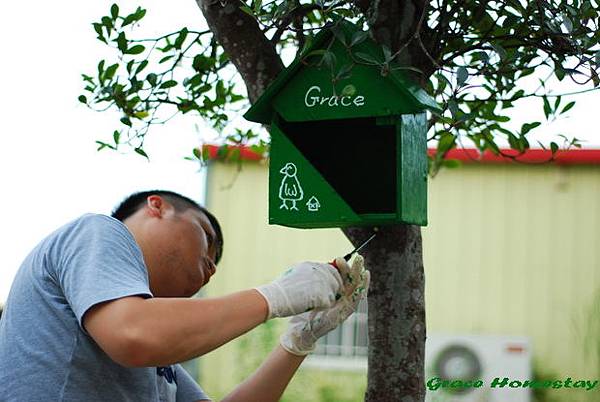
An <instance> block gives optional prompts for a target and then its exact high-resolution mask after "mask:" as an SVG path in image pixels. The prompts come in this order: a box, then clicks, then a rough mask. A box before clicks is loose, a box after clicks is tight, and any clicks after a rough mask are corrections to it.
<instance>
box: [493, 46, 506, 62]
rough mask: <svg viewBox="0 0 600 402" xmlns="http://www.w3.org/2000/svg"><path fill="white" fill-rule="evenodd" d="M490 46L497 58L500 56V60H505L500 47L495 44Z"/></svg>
mask: <svg viewBox="0 0 600 402" xmlns="http://www.w3.org/2000/svg"><path fill="white" fill-rule="evenodd" d="M491 45H492V48H493V49H494V50H495V51H496V53H498V56H500V60H504V59H506V50H505V49H504V48H503V47H502V46H500V45H499V44H496V43H491Z"/></svg>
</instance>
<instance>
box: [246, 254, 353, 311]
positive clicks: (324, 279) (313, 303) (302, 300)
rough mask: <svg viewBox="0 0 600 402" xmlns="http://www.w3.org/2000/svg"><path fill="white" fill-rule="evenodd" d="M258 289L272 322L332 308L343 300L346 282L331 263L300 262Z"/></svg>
mask: <svg viewBox="0 0 600 402" xmlns="http://www.w3.org/2000/svg"><path fill="white" fill-rule="evenodd" d="M255 289H256V290H258V291H259V293H260V294H261V295H262V296H263V297H264V298H265V299H266V300H267V304H268V306H269V315H268V317H267V319H270V318H274V317H288V316H291V315H296V314H299V313H304V312H305V311H309V310H312V309H315V308H327V307H330V306H332V305H333V303H334V302H335V301H336V300H337V299H339V298H340V297H341V290H342V289H343V282H342V277H341V276H340V273H339V272H338V271H337V270H336V269H335V268H334V267H333V266H332V265H331V264H325V263H319V262H301V263H300V264H297V265H294V266H293V267H292V268H290V269H288V270H287V271H286V272H284V273H283V275H282V276H280V277H279V278H278V279H276V280H274V281H273V282H271V283H269V284H267V285H262V286H259V287H257V288H255Z"/></svg>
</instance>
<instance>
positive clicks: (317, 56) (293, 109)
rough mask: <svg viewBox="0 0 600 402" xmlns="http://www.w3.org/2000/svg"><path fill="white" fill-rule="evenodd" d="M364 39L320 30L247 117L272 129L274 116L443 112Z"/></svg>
mask: <svg viewBox="0 0 600 402" xmlns="http://www.w3.org/2000/svg"><path fill="white" fill-rule="evenodd" d="M366 35H367V34H366V32H364V31H362V30H360V29H359V28H358V27H357V26H355V25H354V24H352V23H350V22H348V21H345V20H341V21H339V22H338V23H337V24H336V25H335V26H334V27H332V28H328V29H323V30H321V32H319V33H318V34H317V35H316V36H315V37H314V38H313V39H312V42H311V44H310V45H309V46H307V47H306V48H305V50H304V51H302V53H301V54H300V56H299V57H297V58H296V59H295V60H294V61H293V62H292V63H291V64H290V65H289V66H288V67H287V68H286V69H285V70H284V71H283V72H282V73H281V74H280V75H279V76H278V77H277V78H276V79H275V81H274V82H273V83H272V84H271V85H270V86H269V87H268V88H267V89H266V90H265V92H264V93H263V95H262V96H261V97H260V98H259V99H258V100H257V101H256V103H255V104H254V105H253V106H252V107H251V108H250V109H249V110H248V111H247V112H246V114H245V115H244V117H245V118H246V119H248V120H250V121H255V122H259V123H265V124H268V123H271V121H272V119H273V117H274V113H277V114H279V115H280V116H281V117H282V118H283V119H284V120H286V121H311V120H327V119H342V118H357V117H383V116H392V115H400V114H406V113H419V112H423V111H424V110H426V109H429V110H434V111H439V110H440V108H439V105H438V104H437V103H436V102H435V101H434V99H433V98H431V97H430V96H429V95H427V93H426V92H425V91H424V90H423V89H421V88H420V87H419V86H418V85H416V84H415V83H414V82H412V81H410V80H409V79H408V78H406V77H405V76H404V74H403V73H402V67H399V66H397V65H389V64H387V65H386V63H385V62H384V60H385V57H384V52H383V49H382V47H381V46H380V45H378V44H376V43H375V42H374V41H373V40H371V39H370V38H369V37H367V36H366Z"/></svg>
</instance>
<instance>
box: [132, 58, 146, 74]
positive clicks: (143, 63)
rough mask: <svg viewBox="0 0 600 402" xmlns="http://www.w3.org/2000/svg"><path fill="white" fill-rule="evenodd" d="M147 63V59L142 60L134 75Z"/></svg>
mask: <svg viewBox="0 0 600 402" xmlns="http://www.w3.org/2000/svg"><path fill="white" fill-rule="evenodd" d="M147 65H148V60H143V61H142V62H141V63H140V64H139V66H137V68H136V69H135V75H137V74H139V73H140V72H141V71H142V70H143V69H145V68H146V66H147Z"/></svg>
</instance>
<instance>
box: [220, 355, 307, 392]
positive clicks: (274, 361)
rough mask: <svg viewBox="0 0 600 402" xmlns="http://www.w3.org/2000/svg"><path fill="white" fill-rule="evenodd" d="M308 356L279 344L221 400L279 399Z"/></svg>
mask: <svg viewBox="0 0 600 402" xmlns="http://www.w3.org/2000/svg"><path fill="white" fill-rule="evenodd" d="M305 357H306V356H296V355H293V354H291V353H290V352H288V351H286V350H285V349H284V348H282V347H281V346H280V345H278V346H277V347H276V348H275V349H274V350H273V352H271V354H270V355H269V357H268V358H267V360H265V361H264V362H263V364H261V366H260V367H259V368H258V369H257V370H256V371H255V372H254V374H252V375H251V376H250V377H249V378H248V379H247V380H246V381H244V382H243V383H241V384H240V385H238V386H237V388H236V389H234V390H233V391H232V392H231V393H230V394H229V395H227V396H226V397H225V398H224V399H223V400H222V401H221V402H239V401H243V402H271V401H278V400H279V398H281V394H283V391H284V390H285V388H286V387H287V385H288V383H289V382H290V380H291V379H292V377H293V376H294V373H296V370H298V367H299V366H300V364H301V363H302V361H303V360H304V358H305Z"/></svg>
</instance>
